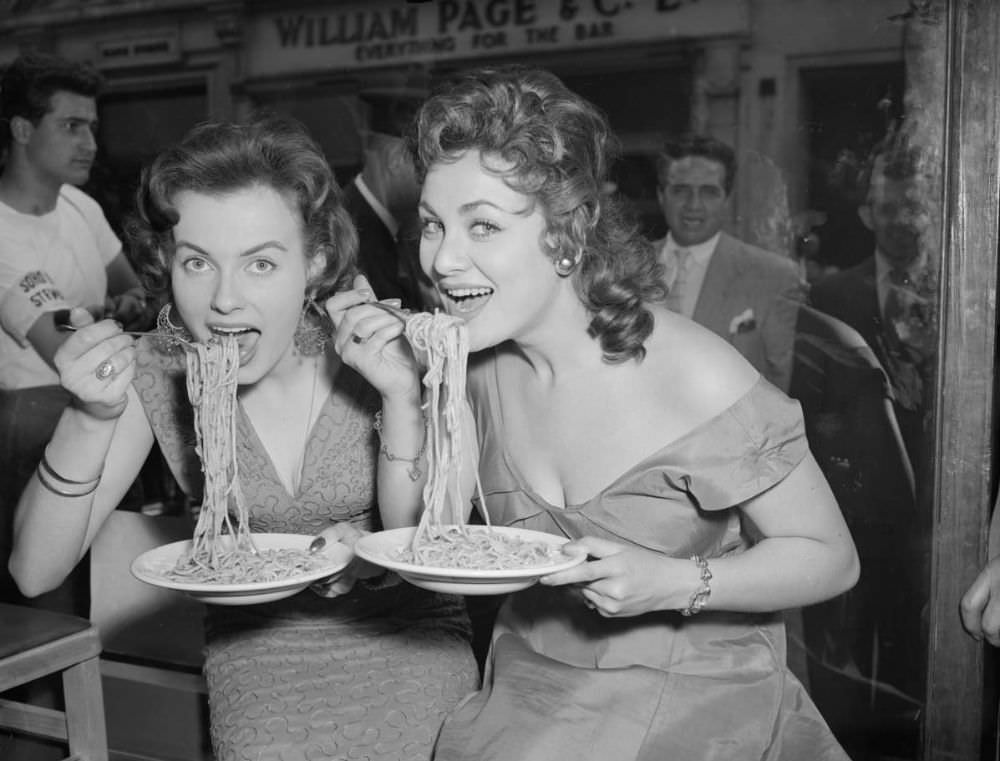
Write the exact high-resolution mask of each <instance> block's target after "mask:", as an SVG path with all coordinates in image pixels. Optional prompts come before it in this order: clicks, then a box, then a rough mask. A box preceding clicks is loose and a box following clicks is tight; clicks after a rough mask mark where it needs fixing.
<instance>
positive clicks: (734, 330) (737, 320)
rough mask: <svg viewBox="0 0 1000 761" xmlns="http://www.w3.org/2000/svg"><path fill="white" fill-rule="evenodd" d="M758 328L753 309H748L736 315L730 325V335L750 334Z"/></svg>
mask: <svg viewBox="0 0 1000 761" xmlns="http://www.w3.org/2000/svg"><path fill="white" fill-rule="evenodd" d="M756 327H757V318H755V317H754V314H753V310H752V309H746V310H744V311H742V312H740V313H739V314H738V315H736V316H735V317H734V318H733V319H732V321H731V322H730V323H729V335H731V336H735V335H737V334H739V333H749V332H750V331H751V330H754V329H755V328H756Z"/></svg>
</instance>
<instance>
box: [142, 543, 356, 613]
mask: <svg viewBox="0 0 1000 761" xmlns="http://www.w3.org/2000/svg"><path fill="white" fill-rule="evenodd" d="M313 538H314V537H312V536H309V535H306V534H277V533H275V534H250V535H249V540H250V542H252V546H253V549H252V550H251V551H249V552H242V551H236V550H235V549H234V543H233V542H232V541H231V540H229V541H226V540H223V541H221V542H219V551H220V555H219V560H218V562H217V563H216V565H215V567H214V568H213V567H209V566H207V565H206V564H204V563H203V562H201V560H200V559H199V558H198V557H197V555H196V554H195V553H194V542H193V540H191V539H185V540H183V541H180V542H173V543H172V544H165V545H163V546H161V547H156V548H155V549H152V550H149V551H147V552H144V553H143V554H142V555H139V557H137V558H136V559H135V560H133V561H132V575H133V576H135V577H136V578H137V579H139V580H140V581H144V582H146V583H147V584H152V585H153V586H157V587H164V588H166V589H173V590H176V591H178V592H184V593H185V594H187V595H190V596H191V597H194V598H196V599H198V600H201V601H202V602H204V603H208V604H211V605H256V604H258V603H263V602H273V601H274V600H280V599H282V598H284V597H291V596H292V595H294V594H297V593H298V592H301V591H302V590H303V589H305V588H306V587H307V586H309V585H310V584H312V583H313V582H316V581H319V580H321V579H328V578H330V577H333V576H336V575H338V574H339V573H341V572H342V571H343V570H344V569H345V568H346V567H347V566H348V564H349V563H350V562H351V560H352V559H353V557H354V556H353V555H352V553H351V551H350V550H349V549H348V548H347V547H345V546H344V545H341V544H334V545H332V546H331V545H329V544H328V545H327V546H326V547H324V548H323V549H322V550H321V551H319V552H316V553H310V552H309V544H310V542H312V540H313Z"/></svg>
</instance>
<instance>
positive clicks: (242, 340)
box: [209, 325, 260, 364]
mask: <svg viewBox="0 0 1000 761" xmlns="http://www.w3.org/2000/svg"><path fill="white" fill-rule="evenodd" d="M209 330H210V331H211V333H212V337H213V338H219V339H222V338H235V339H236V343H237V344H238V345H239V347H240V364H245V363H246V362H247V360H248V359H249V357H250V355H251V353H252V352H253V349H254V347H255V346H256V345H257V338H258V337H259V336H260V331H258V330H255V329H254V328H247V327H240V328H223V327H220V326H218V325H214V326H210V327H209Z"/></svg>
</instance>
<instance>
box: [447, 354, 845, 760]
mask: <svg viewBox="0 0 1000 761" xmlns="http://www.w3.org/2000/svg"><path fill="white" fill-rule="evenodd" d="M496 356H497V355H495V354H492V353H491V354H489V355H487V356H486V357H484V358H483V360H482V361H481V362H480V363H479V366H478V367H476V368H474V369H473V370H472V372H470V379H469V384H470V396H471V398H472V399H473V402H474V409H475V412H476V418H477V425H478V431H479V438H480V445H481V447H482V452H481V459H480V476H481V478H482V483H483V489H484V494H485V498H486V501H487V505H488V506H489V510H490V517H491V519H492V520H493V522H494V523H498V524H502V525H507V526H520V527H523V528H531V529H536V530H541V531H547V532H550V533H554V534H560V535H564V536H567V537H570V538H579V537H582V536H596V537H601V538H604V539H608V540H611V541H615V542H619V543H623V544H630V545H635V546H639V547H643V548H645V549H647V550H652V551H654V552H659V553H662V554H664V555H669V556H671V557H682V558H686V557H690V556H691V555H693V554H700V555H703V556H704V557H706V558H708V559H711V558H718V557H721V556H724V555H731V554H734V553H739V552H743V551H744V550H745V549H746V548H747V542H746V540H745V538H744V537H743V535H742V533H741V531H740V521H739V517H738V515H737V513H736V511H735V510H733V509H730V508H732V507H733V506H735V505H738V504H740V503H742V502H744V501H745V500H747V499H749V498H750V497H753V496H755V495H757V494H760V493H761V492H763V491H765V490H766V489H768V488H769V487H771V486H773V485H774V484H776V483H777V482H779V481H780V480H781V479H782V478H784V477H785V476H786V475H787V474H788V473H789V472H790V471H791V470H792V469H793V468H794V467H795V466H796V465H797V464H798V463H799V462H800V461H801V460H802V459H803V457H804V456H805V455H806V452H807V445H806V440H805V436H804V429H803V424H802V417H801V414H800V412H799V409H798V404H797V403H796V402H793V401H792V400H790V399H789V398H788V397H786V396H785V395H784V394H782V393H781V392H780V391H778V390H777V389H775V388H774V387H773V386H772V385H771V384H770V383H768V382H767V381H766V380H763V379H761V380H760V381H758V383H757V384H756V385H755V386H754V387H753V388H752V389H751V390H750V391H749V392H748V393H747V394H746V395H745V396H744V397H743V398H741V399H740V400H738V401H737V402H736V403H735V404H733V405H732V406H731V407H730V408H729V409H727V410H725V411H724V412H723V413H721V414H720V415H718V416H716V417H714V418H712V419H710V420H708V421H707V422H705V423H704V424H702V425H701V426H699V427H698V428H697V429H695V430H694V431H692V432H690V433H689V434H687V435H685V436H683V437H682V438H680V439H679V440H677V441H674V442H672V443H670V444H668V445H666V446H665V447H663V448H662V449H661V450H659V451H658V452H655V453H653V454H652V455H650V456H648V457H647V458H645V459H643V460H642V461H640V462H638V463H636V464H635V465H634V466H633V467H632V468H630V469H629V470H628V471H627V472H625V473H623V474H622V475H621V476H619V477H618V478H617V479H616V480H615V481H614V482H612V483H611V484H609V485H608V486H607V487H606V488H604V489H603V490H602V491H601V492H600V493H599V494H597V495H595V496H594V497H593V498H591V499H590V500H588V501H587V502H585V503H583V504H579V505H569V506H566V507H557V506H553V505H551V504H549V503H547V502H546V501H545V500H544V499H542V498H541V497H540V496H539V495H538V494H536V493H535V492H533V491H532V489H531V487H530V486H529V485H528V483H527V482H526V481H525V480H524V478H522V477H521V476H520V475H519V474H518V472H517V468H516V465H515V460H514V459H513V458H512V457H511V456H510V453H509V452H508V451H507V450H506V449H505V447H504V440H503V427H502V426H503V420H502V418H501V415H500V411H501V410H502V409H503V405H502V399H501V396H502V395H501V393H500V387H499V384H498V382H497V376H498V373H499V374H501V375H502V374H503V373H502V369H500V370H498V364H499V363H502V362H504V361H505V359H506V358H505V357H503V355H500V359H496ZM484 681H485V684H484V686H483V689H482V690H481V691H480V692H478V693H476V694H474V695H472V696H470V698H469V699H468V700H466V701H464V702H463V704H462V705H461V706H459V708H458V709H456V711H454V712H453V713H452V714H451V715H450V716H449V717H448V719H446V721H445V724H444V726H443V728H442V730H441V735H440V738H439V741H438V744H437V746H436V752H435V758H436V759H437V761H564V760H565V761H607V760H608V759H615V761H633V760H641V761H664V760H665V759H712V760H713V761H737V760H738V761H756V760H759V759H767V760H768V761H777V760H779V759H780V760H781V761H801V759H811V760H813V761H815V760H817V759H822V760H823V761H847V756H846V755H845V754H844V752H843V750H842V749H841V747H840V745H839V744H838V743H837V741H836V740H835V739H834V737H833V734H832V733H831V731H830V730H829V728H828V727H827V725H826V723H825V722H824V720H823V718H822V717H821V716H820V714H819V712H818V711H817V710H816V707H815V706H814V704H813V703H812V701H811V700H810V698H809V696H808V695H807V694H806V692H805V689H804V688H803V686H802V684H801V683H800V682H799V681H798V680H796V678H795V677H794V676H793V675H792V673H791V672H790V671H789V670H788V668H787V666H786V664H785V632H784V626H783V624H782V623H781V619H780V616H779V615H770V614H747V613H732V612H720V611H712V610H706V611H703V612H702V613H699V614H698V615H696V616H692V617H690V618H684V617H682V616H681V615H680V614H679V613H677V612H674V611H662V612H652V613H647V614H644V615H641V616H634V617H629V618H604V617H602V616H601V615H599V614H597V613H595V612H594V611H592V610H590V609H589V608H587V607H586V606H585V604H584V601H583V598H582V596H581V595H580V594H579V593H578V592H577V591H576V590H575V589H574V588H573V587H572V586H568V587H545V586H541V585H535V586H532V587H529V588H528V589H526V590H524V591H523V592H518V593H516V594H514V595H511V596H510V597H509V598H508V599H507V601H506V602H505V603H504V605H503V607H502V608H501V610H500V613H499V615H498V619H497V624H496V626H495V628H494V632H493V645H492V650H491V654H490V660H489V662H488V664H487V674H486V676H485V679H484Z"/></svg>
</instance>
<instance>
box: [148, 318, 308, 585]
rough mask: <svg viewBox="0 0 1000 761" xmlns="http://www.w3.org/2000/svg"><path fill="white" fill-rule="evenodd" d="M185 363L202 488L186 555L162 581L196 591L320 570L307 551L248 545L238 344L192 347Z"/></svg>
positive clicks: (215, 342)
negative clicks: (239, 460) (195, 586)
mask: <svg viewBox="0 0 1000 761" xmlns="http://www.w3.org/2000/svg"><path fill="white" fill-rule="evenodd" d="M186 359H187V392H188V398H189V399H190V400H191V406H192V407H193V408H194V430H195V437H196V442H195V449H196V451H197V453H198V456H199V457H200V458H201V468H202V472H203V473H204V475H205V488H204V494H203V499H202V506H201V511H200V512H199V514H198V521H197V523H196V525H195V529H194V537H193V540H192V542H191V549H190V550H189V551H187V552H185V553H184V554H182V555H181V557H180V558H178V561H177V565H176V566H175V567H174V568H173V569H172V570H171V571H169V572H168V573H167V576H168V578H171V579H173V580H175V581H184V582H191V583H199V584H201V583H218V584H236V583H246V582H266V581H277V580H281V579H286V578H290V577H292V576H296V575H298V574H301V573H304V572H307V571H311V570H315V569H317V568H319V567H321V566H322V565H323V560H322V557H321V556H312V555H310V554H309V553H308V552H307V551H305V550H292V549H280V550H276V549H271V550H258V549H257V547H256V546H255V545H254V542H253V537H252V536H251V533H250V518H249V514H248V512H247V507H246V502H245V500H244V499H243V493H242V491H241V490H240V482H239V477H238V476H239V474H238V472H237V464H236V389H237V376H238V373H239V369H240V356H239V344H238V343H237V341H236V338H235V337H233V336H227V337H225V338H223V339H221V340H215V339H213V340H211V341H209V342H208V343H197V344H192V345H191V347H190V350H189V351H187V352H186Z"/></svg>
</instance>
